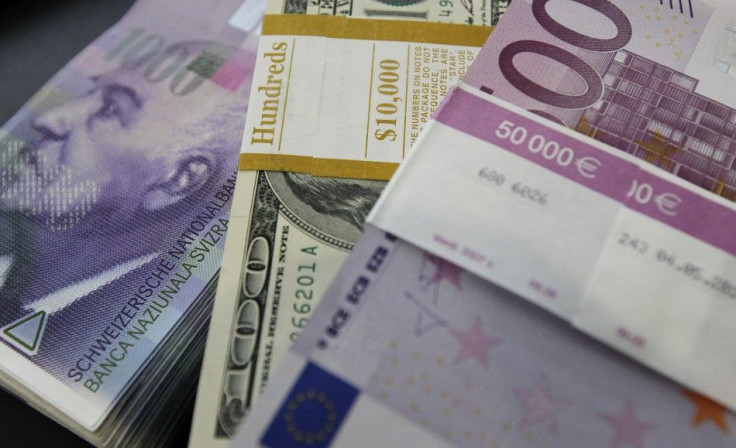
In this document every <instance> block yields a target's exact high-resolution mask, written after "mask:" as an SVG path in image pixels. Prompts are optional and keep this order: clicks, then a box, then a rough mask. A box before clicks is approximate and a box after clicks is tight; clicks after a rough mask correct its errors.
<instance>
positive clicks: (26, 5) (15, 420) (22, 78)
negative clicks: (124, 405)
mask: <svg viewBox="0 0 736 448" xmlns="http://www.w3.org/2000/svg"><path fill="white" fill-rule="evenodd" d="M8 3H10V4H8ZM133 3H134V0H56V1H47V0H25V1H23V2H19V1H16V2H6V3H5V4H4V5H3V7H2V14H0V124H2V123H5V122H6V121H7V120H8V119H9V118H10V117H11V116H12V115H13V114H14V113H15V112H16V111H17V110H18V109H19V108H20V107H21V106H22V105H23V104H24V103H25V102H26V101H27V100H28V99H29V98H30V97H31V96H32V95H33V94H34V93H35V92H36V91H37V90H38V89H40V88H41V86H43V85H44V83H46V81H47V80H48V79H49V78H50V77H51V76H52V75H54V73H56V72H57V71H59V70H60V69H61V68H62V67H64V65H65V64H66V63H67V62H68V61H69V60H70V59H71V58H72V57H74V56H75V55H76V54H77V53H79V52H80V51H82V49H84V47H86V46H87V45H88V44H89V43H90V42H92V41H93V40H94V39H95V38H96V37H97V36H99V35H100V34H102V33H103V32H104V31H105V30H106V29H107V28H110V27H111V26H112V25H114V24H115V22H117V21H118V20H119V19H120V18H121V17H122V16H123V15H124V14H125V12H126V11H127V10H128V9H129V8H130V6H132V5H133ZM11 5H12V6H11ZM191 414H192V408H191V406H190V407H189V408H187V410H186V417H185V418H184V419H183V425H182V427H181V428H179V429H178V431H177V433H178V434H177V436H176V439H175V441H174V444H173V446H175V447H185V446H186V444H187V440H188V437H189V424H190V422H191ZM40 446H48V447H54V448H68V447H88V446H89V445H88V444H87V443H86V442H84V441H83V440H82V439H80V438H78V437H76V436H75V435H74V434H72V433H71V432H69V431H67V430H66V429H64V428H63V427H62V426H60V425H58V424H56V423H55V422H53V421H52V420H50V419H48V418H47V417H45V416H44V415H42V414H40V413H39V412H37V411H35V410H33V409H31V408H30V407H29V406H27V405H25V404H24V403H23V402H22V401H20V400H18V399H16V398H14V397H13V396H11V395H9V394H7V393H6V392H3V391H1V390H0V447H2V448H16V447H23V448H30V447H40Z"/></svg>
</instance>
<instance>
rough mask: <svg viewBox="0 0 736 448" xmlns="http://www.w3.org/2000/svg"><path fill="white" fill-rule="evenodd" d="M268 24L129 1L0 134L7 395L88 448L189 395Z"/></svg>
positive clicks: (137, 437)
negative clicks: (262, 28) (261, 33)
mask: <svg viewBox="0 0 736 448" xmlns="http://www.w3.org/2000/svg"><path fill="white" fill-rule="evenodd" d="M264 9H265V4H264V3H258V2H255V3H253V2H249V3H248V4H246V5H243V2H242V0H190V1H186V2H180V1H169V0H139V1H138V2H137V3H136V4H135V5H134V7H133V8H132V9H131V10H130V11H129V13H128V14H127V15H126V16H125V17H124V18H123V19H122V20H121V21H120V22H119V23H117V24H116V25H115V26H114V27H113V28H111V29H110V30H109V31H107V32H106V33H105V34H103V35H102V36H101V37H100V38H98V39H97V40H96V41H94V42H93V43H92V44H91V45H90V46H89V47H87V48H86V49H85V50H84V51H83V52H82V53H80V54H79V55H78V56H77V57H76V58H75V59H73V60H72V61H71V62H70V63H69V64H68V65H67V66H66V67H65V68H64V69H63V70H62V71H60V72H59V73H58V74H57V75H56V76H54V77H53V78H52V79H51V80H50V81H49V82H48V84H46V85H45V86H44V87H43V88H42V89H41V91H39V92H38V93H37V94H36V95H35V96H34V97H33V98H32V99H31V100H30V101H29V102H28V103H27V104H26V105H25V106H23V108H22V109H21V110H20V111H19V112H18V113H17V114H16V115H15V116H14V117H12V119H11V120H10V121H9V122H8V123H7V124H6V125H5V126H3V127H2V128H1V129H0V382H1V383H2V386H3V387H5V388H6V389H8V390H10V391H11V392H13V393H14V394H15V395H17V396H19V397H21V398H22V399H23V400H24V401H26V402H28V403H29V404H31V405H32V406H34V407H35V408H37V409H39V410H40V411H42V412H43V413H45V414H46V415H48V416H50V417H51V418H53V419H54V420H56V421H58V422H60V423H61V424H63V425H64V426H66V427H68V428H69V429H70V430H72V431H74V432H75V433H77V434H79V435H80V436H82V437H83V438H85V439H86V440H88V441H90V442H91V443H93V444H95V445H97V446H145V447H153V446H160V445H162V444H164V443H165V442H166V441H167V439H168V438H169V436H170V435H171V432H172V429H175V428H177V425H176V424H175V423H176V422H177V421H178V420H179V419H180V418H181V417H182V415H181V411H182V410H183V409H185V406H184V404H186V402H187V401H189V400H191V399H192V397H193V390H194V386H195V381H196V376H197V373H198V371H199V365H200V360H201V355H202V352H203V346H204V341H205V333H206V330H207V323H208V319H209V315H210V310H211V304H212V300H213V298H214V290H215V285H216V280H217V273H218V269H219V266H220V262H221V256H222V250H223V246H224V238H225V232H226V230H227V228H228V227H229V225H228V224H229V223H228V213H229V209H230V205H231V203H232V196H233V192H234V185H235V177H236V176H235V172H236V167H237V157H238V151H239V148H240V139H241V135H242V126H243V119H244V116H245V113H246V110H247V103H248V92H249V86H250V80H251V78H252V72H253V66H254V63H255V55H256V50H257V34H256V33H255V32H254V30H257V28H258V25H259V22H260V19H261V16H262V12H263V10H264Z"/></svg>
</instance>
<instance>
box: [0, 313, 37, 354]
mask: <svg viewBox="0 0 736 448" xmlns="http://www.w3.org/2000/svg"><path fill="white" fill-rule="evenodd" d="M45 329H46V312H45V311H36V312H35V313H32V314H29V315H27V316H25V317H21V318H20V319H18V320H16V321H15V322H12V323H10V324H8V325H6V326H5V327H3V328H2V335H1V336H2V338H3V339H5V340H6V341H8V342H9V343H10V344H12V345H13V346H15V347H16V348H17V349H19V350H21V351H23V352H25V353H27V354H29V355H35V354H36V352H38V347H39V346H40V345H41V338H42V337H43V332H44V330H45Z"/></svg>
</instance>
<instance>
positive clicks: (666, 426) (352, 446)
mask: <svg viewBox="0 0 736 448" xmlns="http://www.w3.org/2000/svg"><path fill="white" fill-rule="evenodd" d="M734 425H736V416H734V415H733V414H732V413H730V412H728V411H727V410H726V409H725V408H723V407H722V406H720V405H718V404H716V403H714V402H712V401H710V400H708V399H706V398H704V397H702V396H700V395H697V394H695V393H693V392H691V391H689V390H687V389H684V388H682V387H681V386H679V385H677V384H676V383H673V382H671V381H669V380H668V379H666V378H664V377H662V376H659V375H658V374H656V373H654V372H652V371H651V370H649V369H646V368H644V367H642V366H641V365H639V364H638V363H636V362H634V361H631V360H630V359H628V358H627V357H625V356H622V355H620V354H618V353H616V352H614V351H613V350H611V349H609V348H608V347H606V346H604V345H602V344H599V343H597V342H596V341H594V340H593V339H591V338H589V337H587V336H585V335H584V334H582V333H580V332H578V331H576V330H574V329H573V328H571V327H570V326H569V325H568V324H567V323H566V322H565V321H563V320H561V319H558V318H556V317H554V316H552V315H551V314H549V313H547V312H546V311H543V310H542V309H541V308H538V307H536V306H534V305H532V304H530V303H527V302H525V301H523V300H519V299H518V298H517V297H515V296H514V295H513V294H511V293H509V292H508V291H506V290H504V289H502V288H500V287H497V286H495V285H493V284H491V283H488V282H486V281H485V280H483V279H481V278H480V277H477V276H474V275H472V274H470V273H469V272H467V271H464V270H462V269H460V268H459V267H457V266H455V265H453V264H451V263H449V262H447V261H445V260H443V259H441V258H439V257H437V256H435V255H432V254H430V253H427V252H424V251H422V250H421V249H419V248H418V247H416V246H413V245H411V244H409V243H406V242H404V241H402V240H401V239H398V238H396V237H394V236H391V235H390V234H386V233H383V232H380V231H379V230H377V229H376V228H375V227H372V226H370V225H369V226H367V228H366V233H365V234H364V236H363V238H362V239H361V241H360V242H359V243H358V245H357V246H356V249H355V250H354V252H353V253H352V254H351V256H350V258H349V259H348V261H347V262H346V264H345V265H344V266H343V269H342V270H341V272H340V274H339V275H338V277H337V278H336V280H335V282H334V283H333V284H332V286H331V288H330V289H329V291H328V293H327V294H326V295H325V298H324V299H323V301H322V303H321V304H320V307H319V308H318V309H317V311H316V312H315V314H314V315H313V317H312V318H311V320H310V322H309V324H308V326H307V328H306V330H305V331H304V333H303V336H302V337H301V338H300V339H299V340H297V342H296V343H295V346H294V347H293V348H292V350H291V351H290V352H289V354H288V355H287V356H286V357H285V358H284V361H282V364H281V365H280V367H279V369H278V371H277V372H276V374H275V375H274V376H272V378H271V380H270V384H269V387H268V389H266V392H265V394H264V396H263V398H262V399H261V400H260V401H259V402H258V403H257V404H256V405H255V407H254V409H253V411H252V413H251V414H250V415H249V417H248V419H246V420H245V424H244V426H243V427H242V428H241V430H240V432H239V434H238V435H237V437H236V439H235V440H234V442H233V444H232V446H233V447H249V448H250V447H268V448H292V447H303V446H313V447H320V448H325V447H345V448H368V447H375V446H385V447H408V446H412V447H415V446H416V447H420V446H421V447H438V448H439V447H443V448H448V447H467V448H471V447H472V448H477V447H488V448H495V447H499V448H500V447H505V448H506V447H507V448H520V447H573V446H581V447H613V448H623V447H628V448H647V447H649V448H654V447H672V448H675V447H682V448H690V447H712V448H716V447H730V446H734V443H735V442H736V440H734V435H733V433H732V430H733V428H734Z"/></svg>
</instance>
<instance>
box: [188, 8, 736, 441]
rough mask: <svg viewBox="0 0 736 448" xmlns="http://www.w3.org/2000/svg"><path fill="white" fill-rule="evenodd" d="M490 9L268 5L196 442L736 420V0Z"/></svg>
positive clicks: (722, 437) (724, 428)
mask: <svg viewBox="0 0 736 448" xmlns="http://www.w3.org/2000/svg"><path fill="white" fill-rule="evenodd" d="M440 3H443V2H440ZM444 3H445V5H449V6H450V7H452V6H455V7H456V6H457V5H461V6H463V7H467V6H470V7H471V9H472V7H473V3H472V2H471V3H468V2H444ZM385 4H391V5H392V6H394V7H395V9H394V11H395V12H397V13H398V12H404V13H406V14H405V15H409V13H410V12H411V13H414V11H415V10H414V9H410V8H417V11H419V10H421V11H422V12H421V13H420V15H421V17H422V18H425V17H426V18H428V19H429V18H431V17H437V16H438V13H437V11H435V10H432V7H427V6H426V4H424V2H416V3H413V2H395V3H394V2H385V3H383V5H385ZM445 5H443V6H445ZM332 6H335V8H334V9H332V10H330V11H331V12H335V11H339V8H340V6H339V5H332ZM402 6H405V7H407V9H404V10H402V9H400V8H401V7H402ZM499 6H503V8H499ZM383 7H384V8H385V6H383ZM433 7H434V6H433ZM368 8H369V7H368V6H365V7H364V6H363V5H362V4H360V5H359V4H358V3H357V2H350V3H349V5H348V6H346V9H345V10H346V11H355V10H356V9H362V10H363V11H365V10H367V9H368ZM421 8H424V9H421ZM326 9H329V8H326ZM438 9H441V8H438ZM501 9H502V10H503V11H504V15H503V17H502V18H501V19H500V21H498V24H497V26H496V27H495V28H494V29H493V31H492V33H491V34H490V37H489V38H488V40H487V41H486V42H485V44H484V45H483V48H482V49H481V50H480V52H478V51H477V50H474V49H472V47H473V46H474V45H473V41H471V40H470V39H468V40H463V39H461V38H460V35H461V34H462V35H464V36H467V37H469V36H473V35H474V34H473V33H475V32H477V28H476V30H473V29H469V28H467V27H466V28H454V29H455V30H456V31H454V32H453V31H450V28H449V26H448V25H446V24H430V23H428V24H424V29H425V30H427V31H428V34H427V35H425V36H422V35H421V33H416V34H414V33H413V31H411V30H412V29H413V27H417V29H420V28H419V24H418V23H406V24H404V23H401V24H399V22H394V23H383V24H381V25H378V24H374V22H377V20H375V18H373V17H369V18H368V20H366V19H362V20H363V21H362V22H359V20H361V19H358V18H357V17H356V18H354V19H343V18H341V19H339V20H335V19H334V18H332V17H322V18H319V21H320V22H319V25H314V24H315V23H317V21H316V20H315V21H310V20H309V18H308V17H298V18H294V17H287V16H286V15H291V14H295V13H296V14H298V13H301V14H310V13H311V12H312V9H311V6H310V8H303V9H300V8H299V7H297V6H294V5H283V7H282V9H280V10H278V9H275V8H271V6H270V5H269V8H268V10H267V12H269V13H273V14H283V15H280V16H275V17H273V16H268V15H267V16H266V18H265V19H264V27H263V34H264V36H263V39H262V41H261V44H260V46H259V52H258V57H257V62H256V69H255V75H254V83H253V86H252V90H251V97H250V106H249V114H248V117H247V118H246V122H245V131H244V137H243V142H242V154H241V159H240V172H239V174H238V177H239V178H238V184H237V186H236V193H235V197H234V208H233V215H232V218H231V227H230V231H229V232H230V233H229V236H228V240H227V247H226V250H225V254H224V259H225V264H224V265H223V269H222V274H221V278H220V283H219V287H218V288H219V289H218V292H217V299H216V304H215V310H214V314H213V326H212V330H211V331H210V334H209V338H208V346H207V350H206V354H205V362H204V366H203V370H202V377H201V379H200V387H199V395H198V398H197V405H196V410H195V418H194V422H193V432H192V438H191V446H195V447H198V446H225V445H226V444H227V440H228V439H232V438H233V436H232V434H233V432H234V431H236V430H237V431H238V432H237V435H236V436H235V438H234V440H231V442H230V444H231V446H237V447H269V448H276V447H278V448H283V447H285V448H288V447H301V446H304V447H306V446H313V447H327V446H334V447H350V448H355V447H374V446H392V447H393V446H396V447H404V446H422V447H428V446H432V447H435V446H436V447H453V446H455V447H532V446H539V447H549V446H560V447H568V446H586V447H588V446H613V447H636V448H641V447H659V446H668V447H675V446H676V447H693V446H708V447H720V446H724V447H725V446H733V445H734V443H736V440H734V436H733V435H732V432H731V429H732V426H733V425H735V424H736V418H735V416H734V415H733V414H732V413H731V411H730V410H729V409H736V393H734V390H736V389H735V388H734V385H736V383H734V380H733V378H732V376H731V375H730V373H731V369H732V368H733V365H734V363H735V362H736V359H735V358H734V355H733V354H732V350H731V349H730V344H729V341H731V340H732V339H731V338H733V337H736V327H735V326H734V325H733V321H734V319H733V318H734V317H736V305H734V301H733V299H736V260H735V259H734V255H736V238H734V237H733V236H732V235H731V232H729V231H728V230H725V229H728V228H730V225H729V222H731V223H733V222H734V219H735V218H736V206H735V205H734V204H733V202H732V201H734V200H736V174H734V173H733V170H734V159H735V158H736V145H734V144H733V142H734V138H736V134H735V132H736V96H734V95H733V94H732V93H731V90H732V89H728V88H727V86H729V85H732V84H733V85H736V80H734V79H733V76H734V75H733V73H734V71H733V70H732V69H731V64H732V62H731V61H732V60H733V55H732V53H733V52H734V49H736V46H735V44H734V42H736V39H735V38H734V35H735V34H734V28H733V23H732V21H733V20H734V19H736V6H733V5H732V4H731V3H729V2H727V1H721V0H702V1H701V0H690V1H672V2H669V1H660V0H640V1H636V2H632V1H623V0H620V1H619V0H616V1H613V0H611V1H603V0H602V1H564V2H563V1H553V0H550V1H546V0H515V1H514V2H513V3H512V4H510V5H509V4H508V3H506V2H504V4H503V5H500V2H493V1H491V2H490V3H489V4H484V5H475V9H474V11H476V12H478V11H491V10H497V11H498V10H501ZM314 10H315V11H318V12H324V11H322V10H321V9H318V8H314ZM439 15H442V14H439ZM481 17H487V16H486V15H484V14H483V13H481ZM404 18H406V17H404ZM350 20H352V22H350ZM469 22H472V23H474V24H476V25H478V24H481V25H495V23H493V22H490V21H489V22H486V23H479V22H480V21H479V20H478V19H477V18H475V19H474V20H472V21H466V23H469ZM287 23H289V24H290V25H289V27H288V28H287V27H286V26H285V24H287ZM446 26H447V27H448V28H443V27H446ZM454 26H456V27H457V26H458V25H454ZM392 27H397V28H399V27H400V28H401V30H402V32H399V31H398V30H391V31H386V30H389V29H391V28H392ZM376 30H381V31H376ZM440 30H442V31H440ZM384 33H385V34H384ZM448 36H451V37H448ZM468 66H469V67H468ZM461 78H462V81H459V79H461ZM307 79H309V81H307ZM302 81H304V82H302ZM443 98H444V99H443ZM430 116H432V119H431V120H428V118H429V117H430ZM397 166H398V167H399V168H398V171H397V172H396V174H395V175H393V173H394V171H395V170H396V168H397ZM257 170H260V171H257ZM392 175H393V178H391V177H392ZM389 178H391V181H390V182H389V183H388V186H387V187H386V188H385V189H384V184H383V183H380V182H379V181H380V180H387V179H389ZM381 190H383V191H382V193H379V192H380V191H381ZM378 197H380V198H379V199H378V202H377V203H375V201H376V200H377V198H378ZM374 203H375V206H373V204H374ZM369 210H370V211H369ZM366 218H367V224H365V220H366ZM358 234H362V236H361V237H360V238H359V240H358V241H357V242H356V235H358ZM350 251H352V255H348V252H350ZM320 301H321V303H319V302H320ZM318 303H319V304H318ZM729 335H730V336H729ZM294 341H295V342H294ZM292 342H294V343H293V344H292ZM287 347H290V348H287ZM241 421H242V425H240V426H238V425H239V424H240V423H241Z"/></svg>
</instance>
